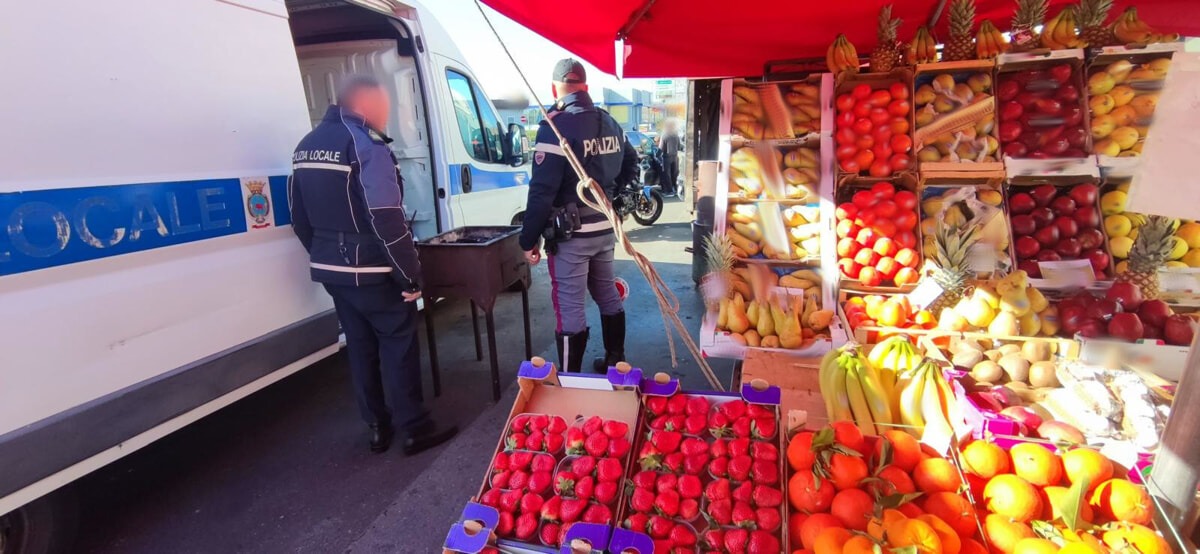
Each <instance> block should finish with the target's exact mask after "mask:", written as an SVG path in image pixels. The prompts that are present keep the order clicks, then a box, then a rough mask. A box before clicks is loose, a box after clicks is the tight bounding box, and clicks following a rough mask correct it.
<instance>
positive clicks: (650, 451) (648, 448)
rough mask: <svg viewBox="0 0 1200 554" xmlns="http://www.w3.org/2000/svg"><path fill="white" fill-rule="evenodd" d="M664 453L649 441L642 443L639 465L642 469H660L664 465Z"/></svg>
mask: <svg viewBox="0 0 1200 554" xmlns="http://www.w3.org/2000/svg"><path fill="white" fill-rule="evenodd" d="M662 459H663V456H662V453H661V452H659V451H658V449H657V448H655V447H654V445H653V444H650V443H649V442H645V443H642V450H641V452H638V465H640V466H642V469H658V468H659V466H661V465H662Z"/></svg>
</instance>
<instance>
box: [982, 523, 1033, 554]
mask: <svg viewBox="0 0 1200 554" xmlns="http://www.w3.org/2000/svg"><path fill="white" fill-rule="evenodd" d="M983 533H984V535H985V538H986V539H987V542H988V544H990V545H992V548H993V552H1002V553H1003V554H1012V551H1013V548H1014V547H1016V546H1017V543H1018V542H1020V541H1021V539H1027V538H1030V537H1033V536H1034V535H1033V528H1031V527H1029V526H1028V525H1026V524H1024V523H1022V522H1020V521H1013V520H1011V519H1009V518H1007V517H1004V516H1002V515H1000V514H988V516H987V517H986V518H984V520H983Z"/></svg>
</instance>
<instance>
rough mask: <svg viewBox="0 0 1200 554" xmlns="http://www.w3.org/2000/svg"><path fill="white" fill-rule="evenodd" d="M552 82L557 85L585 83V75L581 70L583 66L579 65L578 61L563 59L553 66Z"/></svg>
mask: <svg viewBox="0 0 1200 554" xmlns="http://www.w3.org/2000/svg"><path fill="white" fill-rule="evenodd" d="M554 81H555V82H557V83H586V82H587V73H586V72H585V71H584V70H583V64H581V63H579V60H576V59H575V58H565V59H561V60H558V63H556V64H554Z"/></svg>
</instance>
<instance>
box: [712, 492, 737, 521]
mask: <svg viewBox="0 0 1200 554" xmlns="http://www.w3.org/2000/svg"><path fill="white" fill-rule="evenodd" d="M708 517H711V518H712V520H713V521H715V522H717V524H718V525H729V524H730V523H733V502H731V501H730V500H729V499H728V498H726V499H724V500H717V501H716V502H712V503H710V504H709V505H708Z"/></svg>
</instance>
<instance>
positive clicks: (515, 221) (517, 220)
mask: <svg viewBox="0 0 1200 554" xmlns="http://www.w3.org/2000/svg"><path fill="white" fill-rule="evenodd" d="M524 221H525V212H521V213H519V214H517V215H514V216H513V218H512V224H513V225H520V224H521V223H522V222H524Z"/></svg>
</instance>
